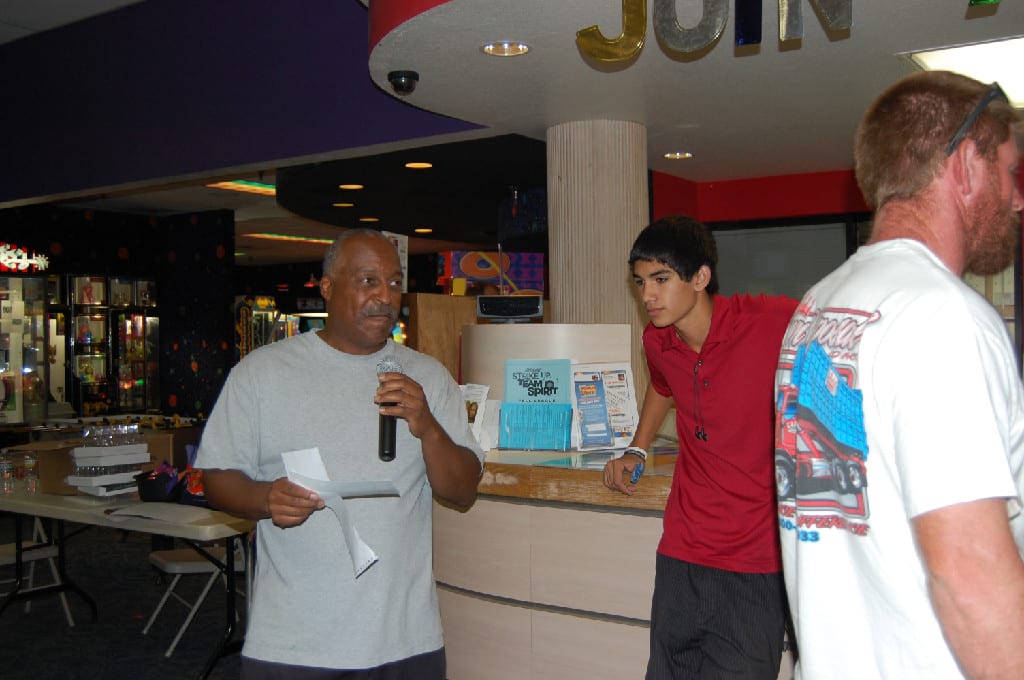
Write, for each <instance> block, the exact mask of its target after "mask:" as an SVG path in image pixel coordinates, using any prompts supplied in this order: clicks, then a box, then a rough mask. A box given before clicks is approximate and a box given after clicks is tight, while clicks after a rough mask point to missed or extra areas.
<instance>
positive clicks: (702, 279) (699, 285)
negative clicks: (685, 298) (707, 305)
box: [690, 264, 711, 293]
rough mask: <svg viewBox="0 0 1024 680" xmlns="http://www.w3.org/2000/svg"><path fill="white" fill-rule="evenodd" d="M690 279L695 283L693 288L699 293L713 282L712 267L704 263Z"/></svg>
mask: <svg viewBox="0 0 1024 680" xmlns="http://www.w3.org/2000/svg"><path fill="white" fill-rule="evenodd" d="M690 281H691V282H692V283H693V289H694V290H695V291H697V292H698V293H699V292H700V291H702V290H704V289H705V288H707V287H708V284H709V283H711V268H710V267H708V266H707V265H706V264H702V265H701V266H700V269H698V270H697V273H696V274H694V275H693V278H692V279H691V280H690Z"/></svg>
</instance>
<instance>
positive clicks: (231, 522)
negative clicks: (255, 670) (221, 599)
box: [0, 489, 255, 678]
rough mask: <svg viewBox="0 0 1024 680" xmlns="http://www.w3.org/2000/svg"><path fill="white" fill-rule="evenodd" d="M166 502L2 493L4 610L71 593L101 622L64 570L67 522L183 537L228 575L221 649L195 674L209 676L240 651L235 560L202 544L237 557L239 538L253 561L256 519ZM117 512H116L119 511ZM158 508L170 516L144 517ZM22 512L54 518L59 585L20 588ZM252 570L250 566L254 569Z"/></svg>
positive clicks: (92, 603) (0, 610)
mask: <svg viewBox="0 0 1024 680" xmlns="http://www.w3.org/2000/svg"><path fill="white" fill-rule="evenodd" d="M164 505H166V506H171V505H173V504H163V503H143V502H142V501H139V500H137V499H134V498H128V499H126V498H124V497H112V498H97V497H93V496H60V495H57V494H45V493H38V494H28V493H25V492H24V490H22V489H17V490H15V491H14V492H13V493H9V494H0V513H8V514H11V515H13V516H14V520H15V521H14V526H15V537H14V540H15V546H16V548H15V555H16V556H15V567H14V568H15V576H14V578H15V583H14V588H13V589H12V590H11V591H10V592H9V593H8V594H7V595H6V596H5V597H4V599H3V600H2V601H0V614H2V613H3V611H4V610H5V609H7V607H8V606H9V605H10V604H11V603H12V602H14V601H16V600H19V599H25V598H30V597H33V596H36V595H40V594H43V593H51V592H63V591H71V592H74V593H75V594H77V595H78V596H80V597H81V598H82V599H83V600H85V602H86V603H87V604H88V605H89V608H90V610H91V611H92V620H93V622H95V621H96V620H97V616H98V609H97V606H96V602H95V600H93V599H92V597H90V596H89V594H88V593H86V592H85V591H84V590H82V589H81V588H80V587H79V586H78V585H77V584H76V583H75V582H74V581H73V580H72V579H71V578H69V577H68V574H67V571H66V569H65V567H66V563H65V542H66V540H67V539H68V538H70V536H65V531H64V523H65V522H75V523H77V524H83V525H92V526H101V527H110V528H114V529H123V530H125V531H135V532H141V533H147V534H155V535H159V536H173V537H175V538H180V539H182V540H183V541H184V542H185V543H186V544H188V545H189V546H191V547H192V548H193V549H194V550H195V551H196V552H198V553H199V554H200V555H202V556H203V557H204V558H206V559H208V560H210V561H211V562H212V563H213V564H214V565H215V566H217V568H218V569H219V570H220V571H221V572H222V573H223V574H224V577H225V593H226V595H227V604H226V624H225V629H224V636H223V637H222V639H221V640H220V642H219V644H218V645H217V647H216V648H215V649H214V650H213V651H212V652H211V654H210V656H209V657H208V659H207V661H206V663H205V665H204V666H203V668H202V669H201V671H200V672H199V674H198V676H197V677H198V678H206V677H207V676H209V674H210V671H211V670H212V669H213V667H214V665H216V663H217V660H218V659H220V658H221V657H222V656H224V655H225V654H228V653H232V652H234V651H237V650H238V649H240V642H239V641H237V640H234V639H233V638H234V635H235V570H234V568H233V564H225V563H224V561H222V560H220V559H218V558H217V557H215V556H214V555H212V554H211V553H210V552H209V551H207V550H205V549H204V548H203V547H202V546H201V545H200V543H205V542H208V541H219V540H224V541H225V542H226V546H225V547H226V554H228V555H234V549H235V544H234V542H235V541H236V540H239V541H241V549H242V550H243V552H244V553H245V559H246V564H247V565H250V564H251V556H250V555H249V553H248V551H249V543H248V541H247V540H245V536H246V534H248V533H249V532H250V531H251V530H252V528H253V527H254V526H255V523H254V522H252V521H250V520H245V519H240V518H238V517H234V516H232V515H229V514H227V513H224V512H220V511H217V510H209V509H200V508H192V507H190V506H180V507H181V508H182V509H183V512H182V513H176V509H175V508H173V507H163V508H160V507H155V506H164ZM115 510H116V511H117V513H116V514H115ZM156 510H161V511H162V510H166V511H169V512H168V513H163V514H165V515H166V516H165V517H164V518H163V519H152V518H149V517H146V516H144V515H147V514H154V513H153V512H152V511H156ZM176 514H187V515H188V517H187V519H186V518H182V517H177V516H175V515H176ZM22 516H27V517H43V518H48V519H51V520H54V521H55V522H56V531H55V532H52V533H51V536H50V538H51V540H52V541H53V542H54V544H55V545H56V546H57V571H58V573H59V574H60V582H59V583H55V584H52V585H49V586H44V587H42V588H33V589H32V590H31V591H30V592H24V591H22V589H21V585H22V575H23V560H22V557H23V555H22V553H23V549H22V545H23V542H24V540H23V538H24V537H23V535H22V533H23V532H22V522H21V517H22ZM72 535H73V534H72ZM249 569H250V570H251V567H250V568H249Z"/></svg>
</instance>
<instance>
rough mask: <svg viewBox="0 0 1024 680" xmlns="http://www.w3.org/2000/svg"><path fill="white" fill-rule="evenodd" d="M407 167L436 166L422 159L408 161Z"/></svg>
mask: <svg viewBox="0 0 1024 680" xmlns="http://www.w3.org/2000/svg"><path fill="white" fill-rule="evenodd" d="M405 167H407V168H409V169H410V170H426V169H428V168H432V167H434V164H433V163H427V162H422V161H412V162H410V163H406V164H405Z"/></svg>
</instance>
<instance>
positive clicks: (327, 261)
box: [323, 229, 394, 278]
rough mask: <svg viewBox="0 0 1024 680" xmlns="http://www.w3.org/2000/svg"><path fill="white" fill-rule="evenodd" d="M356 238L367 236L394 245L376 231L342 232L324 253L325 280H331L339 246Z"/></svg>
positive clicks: (355, 230)
mask: <svg viewBox="0 0 1024 680" xmlns="http://www.w3.org/2000/svg"><path fill="white" fill-rule="evenodd" d="M356 236H368V237H370V238H379V239H383V240H385V241H387V242H388V244H390V245H392V246H393V245H394V244H392V243H391V239H389V238H388V237H387V236H385V235H384V234H383V233H381V232H379V231H377V230H376V229H348V230H346V231H343V232H341V234H340V235H338V238H336V239H334V243H332V244H331V245H330V246H328V248H327V252H326V253H324V270H323V275H324V276H326V277H327V278H332V276H331V275H332V274H334V271H335V267H336V266H337V264H338V255H339V254H340V253H341V246H342V245H343V244H344V243H345V241H347V240H349V239H350V238H354V237H356Z"/></svg>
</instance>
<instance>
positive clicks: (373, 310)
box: [363, 305, 398, 321]
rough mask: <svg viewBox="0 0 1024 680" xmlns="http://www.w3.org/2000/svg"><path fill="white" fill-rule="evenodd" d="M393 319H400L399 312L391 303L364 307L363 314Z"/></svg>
mask: <svg viewBox="0 0 1024 680" xmlns="http://www.w3.org/2000/svg"><path fill="white" fill-rule="evenodd" d="M384 315H386V316H387V317H388V318H390V319H391V320H392V321H398V312H396V311H395V308H394V307H392V306H390V305H372V306H370V307H366V308H364V309H363V316H384Z"/></svg>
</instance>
